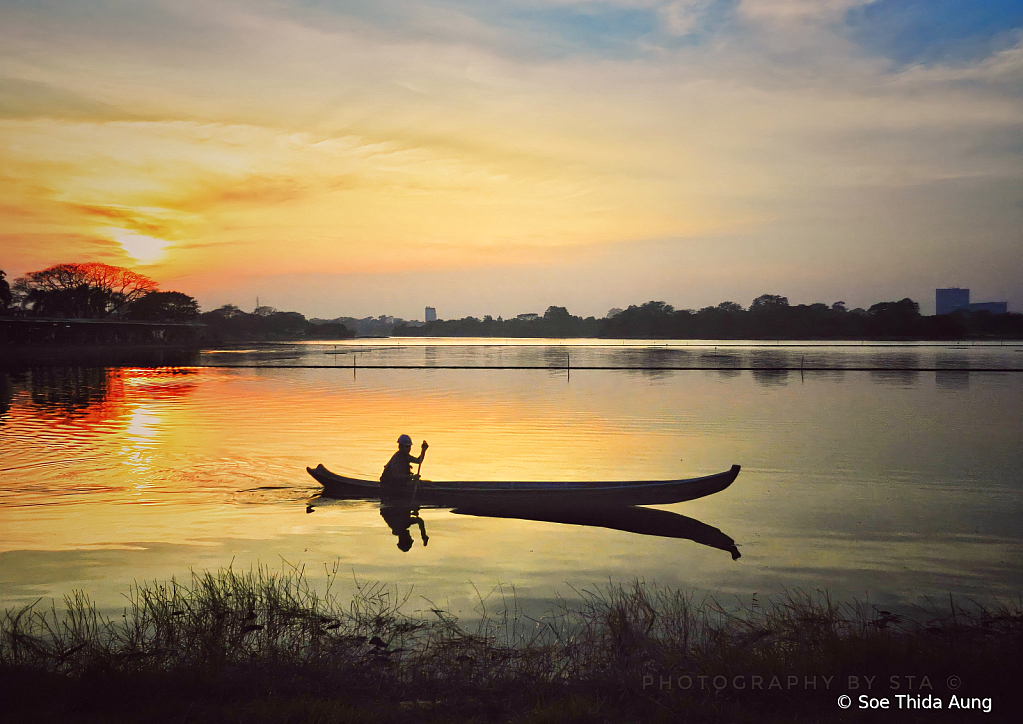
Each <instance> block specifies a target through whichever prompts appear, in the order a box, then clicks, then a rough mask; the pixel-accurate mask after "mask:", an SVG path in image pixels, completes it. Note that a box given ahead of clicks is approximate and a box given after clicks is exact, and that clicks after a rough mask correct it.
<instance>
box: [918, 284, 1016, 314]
mask: <svg viewBox="0 0 1023 724" xmlns="http://www.w3.org/2000/svg"><path fill="white" fill-rule="evenodd" d="M958 309H965V310H967V311H970V312H991V313H992V314H1006V313H1007V312H1008V311H1009V303H1008V302H973V303H972V304H971V303H970V290H969V289H960V288H959V287H950V288H949V289H935V290H934V313H935V314H951V313H952V312H954V311H956V310H958Z"/></svg>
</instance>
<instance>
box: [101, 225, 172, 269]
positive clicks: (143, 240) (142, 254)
mask: <svg viewBox="0 0 1023 724" xmlns="http://www.w3.org/2000/svg"><path fill="white" fill-rule="evenodd" d="M106 231H107V233H108V234H109V235H110V236H111V237H112V238H113V239H114V241H116V242H117V243H118V244H120V245H121V248H122V249H124V251H125V252H126V253H127V254H128V256H130V257H131V258H133V259H135V261H137V262H138V263H139V264H152V263H154V262H156V261H159V260H160V259H161V258H162V257H163V255H164V250H165V249H166V248H167V247H168V246H170V242H169V241H166V240H165V239H158V238H156V237H155V236H146V235H144V234H136V233H135V232H134V231H129V230H128V229H107V230H106Z"/></svg>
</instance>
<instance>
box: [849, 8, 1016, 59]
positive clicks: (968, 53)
mask: <svg viewBox="0 0 1023 724" xmlns="http://www.w3.org/2000/svg"><path fill="white" fill-rule="evenodd" d="M846 23H847V24H848V26H849V32H850V37H852V38H854V39H855V40H856V41H857V42H859V43H860V44H861V45H862V46H863V47H864V48H865V49H867V50H869V51H871V52H874V53H877V54H880V55H884V56H886V57H888V58H891V59H892V60H894V61H896V62H897V63H900V64H911V63H923V64H932V63H946V64H957V63H963V62H975V61H977V60H981V59H983V58H985V57H987V56H988V55H990V54H991V53H994V52H997V51H999V50H1002V49H1004V48H1006V47H1008V46H1010V45H1012V44H1013V43H1014V42H1016V41H1017V40H1018V35H1019V32H1020V30H1021V28H1023V2H1020V0H926V1H924V0H878V1H877V2H873V3H870V4H868V5H864V6H862V7H858V8H853V9H851V10H850V11H849V12H848V14H847V16H846Z"/></svg>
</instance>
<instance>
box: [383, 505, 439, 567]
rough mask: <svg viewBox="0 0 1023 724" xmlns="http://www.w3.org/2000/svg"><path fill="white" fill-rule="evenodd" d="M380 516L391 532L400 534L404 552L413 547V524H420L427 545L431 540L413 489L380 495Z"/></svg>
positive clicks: (422, 536)
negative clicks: (414, 497)
mask: <svg viewBox="0 0 1023 724" xmlns="http://www.w3.org/2000/svg"><path fill="white" fill-rule="evenodd" d="M380 517H381V518H383V519H384V522H385V523H387V527H388V528H390V529H391V533H392V534H394V535H396V536H398V548H400V549H401V550H402V552H404V553H408V552H409V551H410V550H411V549H412V543H413V540H412V533H411V532H409V531H410V529H411V528H412V526H413V525H418V526H419V537H420V538H422V540H423V546H424V547H425V546H426V545H427V544H428V543H429V542H430V536H428V535H426V523H425V522H424V521H423V519H422V518H421V517H419V506H418V505H416V504H415V501H414V500H413V497H412V494H411V491H400V492H387V493H385V494H384V495H382V496H381V497H380Z"/></svg>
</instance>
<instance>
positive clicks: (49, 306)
mask: <svg viewBox="0 0 1023 724" xmlns="http://www.w3.org/2000/svg"><path fill="white" fill-rule="evenodd" d="M156 286H157V285H156V282H154V281H153V280H152V279H150V278H149V277H147V276H145V275H143V274H139V273H138V272H134V271H132V270H130V269H125V268H124V267H119V266H110V265H109V264H100V263H98V262H90V263H88V264H57V265H55V266H51V267H48V268H46V269H43V270H42V271H37V272H31V273H29V274H27V275H25V276H24V277H21V278H20V279H17V280H16V281H15V287H16V289H17V291H18V292H19V296H20V297H21V299H22V303H23V304H24V305H25V306H26V307H30V308H31V310H32V311H33V312H34V313H35V314H37V315H40V316H60V317H81V318H100V317H107V316H109V315H111V314H113V313H114V312H117V311H118V310H120V309H121V308H123V307H124V306H125V305H127V304H130V303H132V302H134V301H135V300H137V299H139V298H140V297H142V296H144V295H146V294H149V293H150V292H153V291H156Z"/></svg>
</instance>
